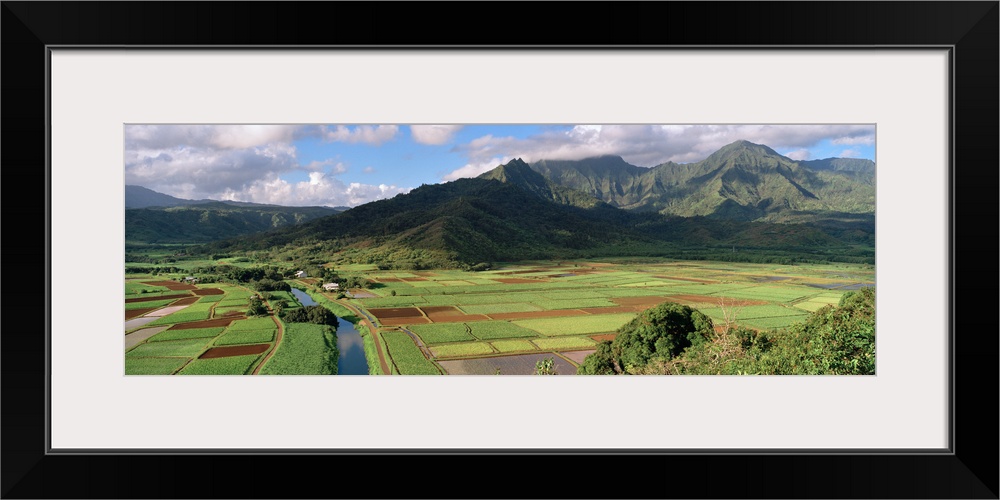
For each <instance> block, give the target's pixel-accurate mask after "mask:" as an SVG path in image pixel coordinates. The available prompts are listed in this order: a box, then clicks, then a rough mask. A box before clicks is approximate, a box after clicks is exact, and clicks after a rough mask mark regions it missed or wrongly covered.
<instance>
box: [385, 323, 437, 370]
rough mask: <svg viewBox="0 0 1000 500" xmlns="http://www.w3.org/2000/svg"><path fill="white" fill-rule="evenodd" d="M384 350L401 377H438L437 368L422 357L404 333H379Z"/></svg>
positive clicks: (387, 331) (391, 331)
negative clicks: (383, 342)
mask: <svg viewBox="0 0 1000 500" xmlns="http://www.w3.org/2000/svg"><path fill="white" fill-rule="evenodd" d="M379 333H380V335H382V339H383V340H384V341H385V346H386V350H387V351H389V356H390V357H391V358H392V360H393V362H395V364H396V366H397V367H398V368H399V371H400V372H401V374H403V375H440V374H441V372H440V370H438V368H437V366H436V365H434V363H432V362H431V361H429V360H428V359H427V358H425V357H424V354H423V353H422V352H420V348H418V347H417V345H416V344H414V343H413V339H411V338H410V336H409V335H407V334H406V333H403V332H400V331H395V330H384V331H382V332H379Z"/></svg>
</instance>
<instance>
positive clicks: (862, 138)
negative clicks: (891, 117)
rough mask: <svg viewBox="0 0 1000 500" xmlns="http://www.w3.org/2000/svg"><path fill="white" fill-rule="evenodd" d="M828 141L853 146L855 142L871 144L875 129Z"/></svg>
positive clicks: (873, 140) (873, 141)
mask: <svg viewBox="0 0 1000 500" xmlns="http://www.w3.org/2000/svg"><path fill="white" fill-rule="evenodd" d="M830 142H832V143H834V144H837V145H844V146H853V145H855V144H864V145H865V146H871V145H872V144H875V130H874V129H873V130H872V131H871V133H866V134H862V135H856V136H845V137H837V138H836V139H833V140H831V141H830Z"/></svg>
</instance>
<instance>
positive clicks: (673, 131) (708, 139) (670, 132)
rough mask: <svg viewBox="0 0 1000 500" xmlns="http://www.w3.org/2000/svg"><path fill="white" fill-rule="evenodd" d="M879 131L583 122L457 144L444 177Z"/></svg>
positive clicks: (687, 155)
mask: <svg viewBox="0 0 1000 500" xmlns="http://www.w3.org/2000/svg"><path fill="white" fill-rule="evenodd" d="M874 134H875V127H874V126H873V125H579V126H576V127H573V128H572V129H569V130H566V131H550V132H544V133H541V134H538V135H535V136H532V137H527V138H523V139H522V138H516V137H494V136H492V135H486V136H483V137H479V138H476V139H474V140H472V141H469V142H468V143H466V144H462V145H459V146H456V150H457V151H459V152H461V153H463V154H465V155H466V157H467V160H468V163H467V164H466V165H465V166H463V167H461V168H459V169H456V170H454V171H452V172H450V173H448V174H446V175H444V176H443V177H442V179H444V180H452V179H456V178H459V177H469V176H472V175H476V174H477V173H481V172H483V171H485V170H483V169H484V168H485V167H484V165H487V164H490V163H491V162H493V161H495V159H496V158H498V157H501V156H503V157H508V158H511V157H520V158H521V159H523V160H524V161H527V162H533V161H538V160H542V159H550V160H579V159H582V158H587V157H592V156H599V155H618V156H621V157H623V158H624V159H625V161H627V162H629V163H632V164H634V165H639V166H643V167H652V166H656V165H659V164H661V163H665V162H667V161H674V162H678V163H686V162H694V161H699V160H703V159H705V158H706V157H707V156H708V155H710V154H712V153H713V152H715V151H717V150H718V149H719V148H721V147H723V146H725V145H727V144H730V143H732V142H735V141H737V140H747V141H750V142H754V143H757V144H764V145H766V146H769V147H771V148H773V149H775V150H780V151H800V150H807V149H808V148H810V147H813V146H816V145H817V144H819V143H820V142H821V141H823V140H829V139H831V138H837V139H839V140H845V141H846V140H854V141H857V143H864V141H868V140H874ZM492 166H496V165H495V164H493V165H492Z"/></svg>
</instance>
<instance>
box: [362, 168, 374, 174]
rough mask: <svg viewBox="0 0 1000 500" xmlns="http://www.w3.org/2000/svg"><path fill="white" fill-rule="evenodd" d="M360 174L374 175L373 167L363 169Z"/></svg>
mask: <svg viewBox="0 0 1000 500" xmlns="http://www.w3.org/2000/svg"><path fill="white" fill-rule="evenodd" d="M362 172H364V173H366V174H374V173H375V167H372V166H368V167H365V168H364V170H362Z"/></svg>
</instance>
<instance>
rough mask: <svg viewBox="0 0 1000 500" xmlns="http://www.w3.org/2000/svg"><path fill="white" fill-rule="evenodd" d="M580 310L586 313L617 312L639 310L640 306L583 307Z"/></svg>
mask: <svg viewBox="0 0 1000 500" xmlns="http://www.w3.org/2000/svg"><path fill="white" fill-rule="evenodd" d="M580 310H581V311H583V312H585V313H588V314H617V313H630V312H636V311H641V310H642V308H641V306H618V307H584V308H581V309H580Z"/></svg>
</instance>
